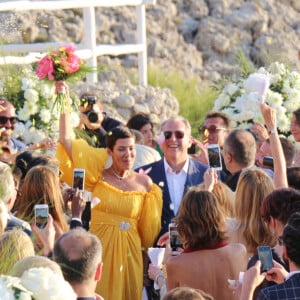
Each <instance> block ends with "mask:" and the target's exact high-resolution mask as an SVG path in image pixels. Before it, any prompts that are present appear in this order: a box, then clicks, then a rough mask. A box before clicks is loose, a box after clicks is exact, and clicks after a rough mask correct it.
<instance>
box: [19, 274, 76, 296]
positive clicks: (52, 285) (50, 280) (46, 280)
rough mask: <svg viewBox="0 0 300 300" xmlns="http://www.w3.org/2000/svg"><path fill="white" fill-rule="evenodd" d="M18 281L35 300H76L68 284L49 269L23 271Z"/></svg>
mask: <svg viewBox="0 0 300 300" xmlns="http://www.w3.org/2000/svg"><path fill="white" fill-rule="evenodd" d="M20 279H21V283H22V285H23V286H24V287H25V288H26V289H27V290H29V291H31V292H32V294H33V298H34V299H35V300H65V299H68V300H73V299H74V300H75V299H77V296H76V294H75V293H74V291H73V289H72V287H71V286H70V284H69V283H68V282H66V281H65V280H64V278H63V277H62V276H60V275H58V274H56V273H54V272H53V271H52V270H51V269H49V268H32V269H30V270H28V271H25V272H24V273H23V275H22V276H21V278H20Z"/></svg>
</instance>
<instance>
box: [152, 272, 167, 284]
mask: <svg viewBox="0 0 300 300" xmlns="http://www.w3.org/2000/svg"><path fill="white" fill-rule="evenodd" d="M159 278H162V279H163V280H165V276H164V274H163V273H162V272H159V273H158V274H157V275H156V276H155V279H154V281H155V282H156V283H157V285H158V279H159Z"/></svg>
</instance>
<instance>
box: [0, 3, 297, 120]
mask: <svg viewBox="0 0 300 300" xmlns="http://www.w3.org/2000/svg"><path fill="white" fill-rule="evenodd" d="M81 15H82V11H81V10H63V11H53V12H45V11H39V12H26V13H18V14H13V13H2V14H1V15H0V24H1V25H0V29H1V30H0V32H1V38H2V39H3V40H5V41H9V42H13V41H24V42H33V43H34V42H40V41H67V42H76V43H79V42H80V41H81V39H82V37H83V30H84V27H83V20H82V17H81ZM146 16H147V40H148V61H149V64H150V65H155V66H158V67H159V68H161V69H162V70H173V69H176V70H181V71H182V72H183V73H184V74H185V76H194V75H196V76H198V77H199V78H200V79H201V80H202V81H205V82H206V81H208V82H211V81H213V80H216V79H220V78H221V76H229V77H234V76H236V75H238V74H239V68H238V65H237V60H236V56H237V54H238V53H239V52H240V51H243V52H244V53H245V55H246V56H247V57H248V58H249V59H250V60H251V61H252V62H253V63H254V64H256V65H267V64H268V63H269V62H270V61H273V60H280V61H283V62H288V63H290V64H291V65H292V66H293V68H298V69H300V62H299V59H298V50H299V49H300V1H299V0H248V1H247V0H158V1H157V4H156V5H154V6H147V14H146ZM135 20H136V18H135V8H134V7H121V8H113V9H112V8H99V9H97V15H96V22H97V29H98V32H97V38H98V43H131V42H133V41H135V38H136V32H135ZM100 61H101V62H104V63H105V64H107V65H109V66H112V65H122V66H123V67H125V68H136V67H137V57H136V55H127V56H124V57H121V58H112V57H102V58H101V59H100ZM125 73H126V72H124V73H122V74H120V72H118V71H110V72H107V73H103V74H102V75H101V76H100V80H101V82H102V84H101V87H99V84H98V85H97V86H94V87H86V85H85V86H84V87H83V86H82V85H81V86H80V87H78V89H77V91H78V92H80V90H82V89H94V88H96V89H98V90H99V93H101V95H102V96H101V97H102V99H103V101H104V102H105V101H106V102H107V104H110V105H113V106H115V107H118V112H119V115H120V118H123V119H125V120H126V119H127V118H128V116H129V115H131V114H132V113H134V112H136V111H145V112H148V113H151V114H153V117H155V118H156V122H159V119H160V120H161V119H164V118H165V117H167V116H168V115H169V114H172V113H174V112H177V111H178V105H177V104H176V100H175V99H174V98H173V97H172V95H170V93H169V92H168V91H167V90H163V91H161V90H159V89H154V88H152V87H148V88H144V87H136V86H133V85H131V84H130V83H129V82H128V80H127V79H126V77H125V78H124V76H125ZM104 95H105V96H104ZM165 101H168V103H165ZM124 103H125V104H124ZM166 105H168V106H170V109H169V108H168V107H167V106H166Z"/></svg>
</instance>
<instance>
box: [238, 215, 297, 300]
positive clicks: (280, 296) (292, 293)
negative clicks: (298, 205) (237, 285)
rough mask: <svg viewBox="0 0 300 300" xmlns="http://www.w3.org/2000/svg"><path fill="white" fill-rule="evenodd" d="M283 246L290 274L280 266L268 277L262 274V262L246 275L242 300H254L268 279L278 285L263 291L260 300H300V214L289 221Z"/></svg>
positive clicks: (273, 269)
mask: <svg viewBox="0 0 300 300" xmlns="http://www.w3.org/2000/svg"><path fill="white" fill-rule="evenodd" d="M278 240H279V242H280V243H281V244H282V246H283V257H284V259H285V260H286V261H287V262H288V264H289V269H290V273H287V272H286V271H285V270H284V269H283V267H280V265H278V264H277V265H275V267H273V268H272V269H271V270H269V271H267V274H266V277H264V276H262V275H261V274H260V265H261V264H260V262H258V263H257V264H256V265H255V266H253V267H252V268H250V269H249V270H248V271H247V272H246V273H245V275H244V280H243V287H242V294H241V298H240V299H252V294H253V291H254V290H255V288H256V286H258V285H259V284H260V283H261V281H262V280H263V279H264V278H266V279H267V280H270V281H275V282H276V283H279V284H276V285H273V286H270V287H267V288H264V289H262V290H261V291H260V292H259V294H258V296H257V298H256V299H258V300H292V299H293V300H294V299H300V213H299V212H297V213H294V214H293V215H292V216H291V217H290V219H289V220H288V222H287V224H286V226H285V227H284V230H283V235H282V236H281V237H279V239H278Z"/></svg>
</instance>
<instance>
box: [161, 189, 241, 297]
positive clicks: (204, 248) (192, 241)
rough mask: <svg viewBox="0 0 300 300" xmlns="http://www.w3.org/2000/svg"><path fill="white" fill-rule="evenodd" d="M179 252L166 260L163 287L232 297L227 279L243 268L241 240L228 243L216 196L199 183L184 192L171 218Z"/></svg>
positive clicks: (237, 273) (222, 215)
mask: <svg viewBox="0 0 300 300" xmlns="http://www.w3.org/2000/svg"><path fill="white" fill-rule="evenodd" d="M174 222H175V223H176V224H177V230H178V234H179V237H180V240H181V242H182V244H183V248H184V250H183V252H182V253H181V254H179V255H178V256H172V257H171V258H170V259H169V260H168V261H167V262H166V269H167V289H168V290H171V289H173V288H175V287H179V286H189V287H192V288H196V289H201V290H203V291H204V292H206V293H209V294H210V295H212V296H213V297H214V299H235V298H234V295H233V294H232V291H230V289H229V288H228V282H227V280H228V279H229V278H237V277H238V275H239V272H240V271H244V270H245V269H246V263H247V252H246V248H245V247H244V246H243V245H242V244H228V243H227V237H226V218H225V216H224V214H223V212H222V210H221V208H220V205H219V203H218V200H217V199H216V197H215V196H214V195H213V194H212V193H211V192H208V191H203V190H201V189H200V188H199V187H195V188H191V189H190V190H189V191H188V192H187V193H186V194H185V196H184V198H183V200H182V202H181V205H180V208H179V211H178V214H177V216H176V217H175V219H174Z"/></svg>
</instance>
